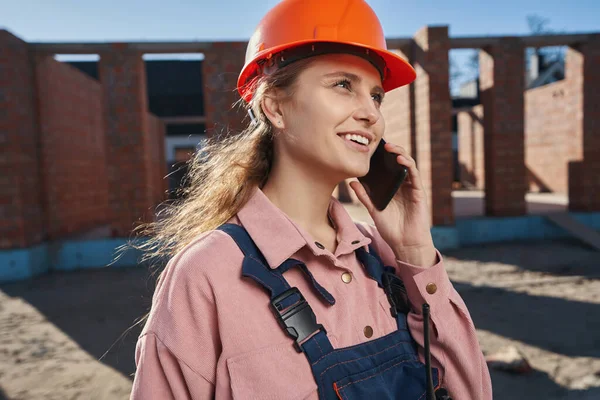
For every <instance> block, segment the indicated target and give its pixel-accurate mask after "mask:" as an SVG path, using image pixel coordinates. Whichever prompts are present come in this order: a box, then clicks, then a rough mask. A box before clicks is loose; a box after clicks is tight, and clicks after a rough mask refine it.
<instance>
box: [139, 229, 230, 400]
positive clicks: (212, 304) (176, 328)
mask: <svg viewBox="0 0 600 400" xmlns="http://www.w3.org/2000/svg"><path fill="white" fill-rule="evenodd" d="M206 240H207V242H206V243H205V242H201V243H200V242H199V243H198V245H197V246H195V247H194V248H190V249H189V250H187V251H182V252H180V253H179V254H177V255H176V256H174V257H173V258H172V259H171V260H170V261H169V263H168V264H167V266H166V267H165V270H164V272H163V274H162V276H161V278H160V279H159V282H158V285H157V288H156V290H155V293H154V296H153V298H152V308H151V310H150V314H149V316H148V320H147V321H146V325H145V326H144V329H143V331H142V334H141V335H140V337H139V339H138V343H137V346H136V355H135V361H136V374H135V379H134V384H133V389H132V393H131V399H135V400H138V399H140V400H147V399H161V400H162V399H177V400H179V399H211V398H213V397H214V390H215V385H216V384H217V383H216V369H217V363H218V360H219V357H220V354H221V338H220V332H219V323H218V313H217V307H216V300H215V295H214V290H213V285H212V284H211V281H210V278H209V276H208V274H206V271H205V268H206V266H213V265H214V263H210V262H209V261H208V260H207V259H206V258H207V257H206V251H205V247H206V246H209V247H210V246H211V242H209V241H208V239H206Z"/></svg>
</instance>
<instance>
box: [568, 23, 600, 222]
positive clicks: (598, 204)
mask: <svg viewBox="0 0 600 400" xmlns="http://www.w3.org/2000/svg"><path fill="white" fill-rule="evenodd" d="M599 63H600V35H591V36H590V40H589V41H587V42H585V43H582V44H580V45H579V46H576V47H571V48H569V49H568V51H567V62H566V82H567V89H566V90H567V91H568V92H569V93H568V94H567V98H568V99H570V100H571V101H572V103H571V104H569V105H568V107H570V111H571V112H570V113H569V115H572V116H573V120H574V121H573V128H572V129H573V132H571V134H570V135H569V136H570V140H569V142H570V143H571V148H570V153H571V157H572V159H574V160H576V161H574V162H571V163H570V164H569V209H570V210H572V211H600V70H599V68H598V64H599Z"/></svg>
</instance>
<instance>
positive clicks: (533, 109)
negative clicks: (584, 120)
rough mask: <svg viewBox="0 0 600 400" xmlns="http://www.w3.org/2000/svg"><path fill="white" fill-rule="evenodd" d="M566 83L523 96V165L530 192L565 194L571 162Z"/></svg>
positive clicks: (557, 83)
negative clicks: (524, 165)
mask: <svg viewBox="0 0 600 400" xmlns="http://www.w3.org/2000/svg"><path fill="white" fill-rule="evenodd" d="M567 84H568V83H567V82H565V81H560V82H556V83H553V84H550V85H546V86H542V87H539V88H535V89H531V90H528V91H527V92H526V93H525V163H526V166H527V183H528V188H529V190H530V191H533V192H539V191H550V192H557V193H564V194H566V193H567V191H568V163H569V161H571V160H572V155H571V147H570V144H569V142H570V141H571V140H573V139H572V138H571V137H570V135H572V134H573V118H572V115H570V113H569V110H568V108H567V107H566V105H567V104H568V103H569V102H570V100H571V99H568V98H566V97H565V96H567V95H568V92H567V91H566V86H567Z"/></svg>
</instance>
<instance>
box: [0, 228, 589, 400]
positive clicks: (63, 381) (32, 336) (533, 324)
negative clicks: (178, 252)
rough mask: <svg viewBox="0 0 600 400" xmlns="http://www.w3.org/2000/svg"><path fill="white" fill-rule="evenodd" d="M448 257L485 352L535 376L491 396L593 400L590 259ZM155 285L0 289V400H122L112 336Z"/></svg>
mask: <svg viewBox="0 0 600 400" xmlns="http://www.w3.org/2000/svg"><path fill="white" fill-rule="evenodd" d="M444 256H445V259H446V265H447V269H448V271H449V274H450V277H451V279H452V280H453V282H454V283H455V286H456V288H457V290H458V291H459V292H460V293H461V295H462V296H463V298H464V299H465V302H466V304H467V305H468V307H469V309H470V312H471V315H472V317H473V320H474V321H475V324H476V326H477V328H478V335H479V339H480V342H481V344H482V347H483V350H484V352H485V353H486V354H490V353H491V352H495V351H496V350H498V349H501V348H503V347H505V346H507V345H510V344H513V345H515V346H516V347H517V348H518V349H520V350H521V351H522V352H523V354H524V355H525V356H526V357H527V359H528V360H529V362H530V364H531V365H532V366H533V368H534V371H533V372H532V373H529V374H526V375H517V374H510V373H507V372H503V371H497V370H492V379H493V385H494V393H495V396H494V398H495V399H500V400H503V399H507V400H508V399H510V400H517V399H578V400H579V399H590V400H591V399H600V262H598V259H599V256H600V254H599V253H598V252H595V251H593V250H591V249H589V248H586V247H584V246H582V245H580V244H579V243H577V242H575V241H567V240H561V241H543V242H533V243H527V244H515V243H508V244H506V243H505V244H496V245H488V246H478V247H473V248H463V249H460V250H454V251H450V252H446V253H445V254H444ZM152 282H153V280H152V279H151V278H150V277H149V275H148V273H147V271H146V270H145V269H144V268H142V267H132V268H122V269H115V268H113V269H102V270H88V271H77V272H69V273H54V274H50V275H46V276H42V277H38V278H36V279H33V280H30V281H26V282H19V283H12V284H5V285H2V286H0V399H3V398H4V399H45V400H48V399H50V400H53V399H56V400H58V399H61V400H63V399H72V400H75V399H102V400H105V399H106V400H108V399H111V400H112V399H127V398H128V395H129V391H130V388H131V374H132V373H133V372H134V362H133V353H134V347H135V340H136V336H137V334H138V332H139V328H134V329H133V330H131V331H130V332H129V333H128V334H126V335H125V336H124V337H121V338H120V336H121V335H122V334H123V333H124V331H125V330H126V329H127V328H128V327H129V326H131V325H132V324H133V323H134V322H135V320H136V318H138V317H140V316H141V315H143V314H144V313H145V312H146V310H147V308H148V307H149V304H150V297H151V293H152V288H153V283H152ZM105 353H107V354H106V355H105ZM99 360H100V361H99ZM458 400H464V399H458Z"/></svg>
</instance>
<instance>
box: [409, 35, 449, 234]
mask: <svg viewBox="0 0 600 400" xmlns="http://www.w3.org/2000/svg"><path fill="white" fill-rule="evenodd" d="M414 39H415V42H414V43H415V49H414V62H413V65H415V69H416V71H417V79H416V81H415V83H414V86H415V87H414V91H415V95H414V98H415V102H414V113H415V146H416V152H415V154H416V161H417V167H418V168H419V172H420V173H421V179H422V181H423V186H424V187H425V190H426V192H427V195H428V197H429V201H428V203H429V205H430V208H431V217H432V224H433V225H452V224H453V223H454V211H453V207H452V181H453V172H454V170H453V168H452V165H453V152H452V109H451V108H452V105H451V101H450V89H449V76H448V70H449V61H448V52H449V51H450V40H449V38H448V27H447V26H445V27H425V28H422V29H419V31H418V32H417V33H416V35H415V38H414Z"/></svg>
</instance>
